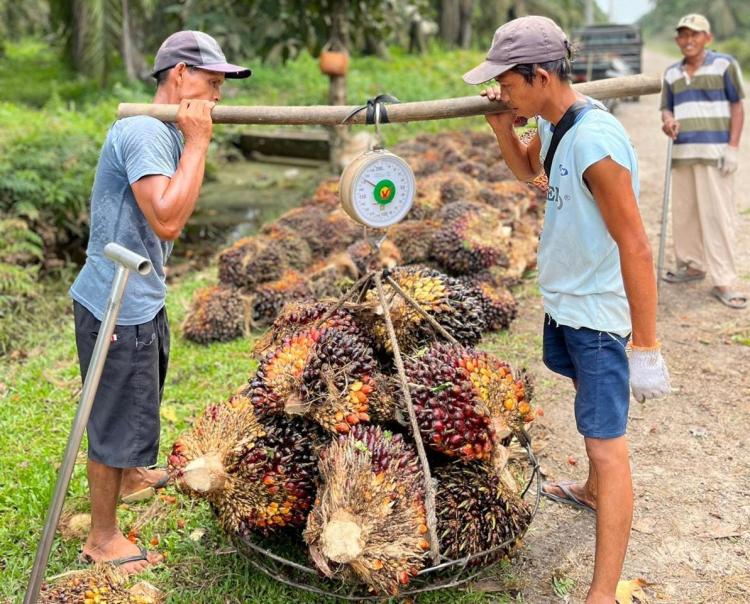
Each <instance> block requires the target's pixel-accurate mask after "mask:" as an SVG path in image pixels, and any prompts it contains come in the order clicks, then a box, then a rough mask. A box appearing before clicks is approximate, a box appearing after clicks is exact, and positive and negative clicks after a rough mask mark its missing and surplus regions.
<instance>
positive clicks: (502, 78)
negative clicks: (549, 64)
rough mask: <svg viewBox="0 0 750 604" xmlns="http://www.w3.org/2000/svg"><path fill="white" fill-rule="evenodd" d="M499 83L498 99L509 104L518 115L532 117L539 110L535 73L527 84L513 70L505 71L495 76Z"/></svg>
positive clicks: (539, 89) (538, 92) (539, 91)
mask: <svg viewBox="0 0 750 604" xmlns="http://www.w3.org/2000/svg"><path fill="white" fill-rule="evenodd" d="M495 80H496V81H497V83H498V84H500V99H501V100H502V101H504V102H506V103H507V104H508V105H510V107H511V109H513V111H514V112H515V114H516V116H518V117H525V118H532V117H534V116H535V115H536V114H537V113H538V112H539V107H540V105H541V103H540V100H541V99H540V95H541V94H542V90H541V87H540V85H539V84H540V82H539V76H538V75H537V76H536V77H535V78H534V79H533V80H532V82H531V84H529V83H528V82H527V81H526V80H525V79H524V77H523V76H522V75H521V74H520V73H517V72H515V71H506V72H505V73H501V74H500V75H499V76H497V78H495Z"/></svg>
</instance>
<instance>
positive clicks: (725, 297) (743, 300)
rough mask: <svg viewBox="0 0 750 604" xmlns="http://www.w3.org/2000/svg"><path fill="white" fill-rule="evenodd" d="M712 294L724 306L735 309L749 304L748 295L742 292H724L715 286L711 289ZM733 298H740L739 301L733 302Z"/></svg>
mask: <svg viewBox="0 0 750 604" xmlns="http://www.w3.org/2000/svg"><path fill="white" fill-rule="evenodd" d="M711 295H712V296H713V297H714V298H716V299H717V300H718V301H719V302H721V303H722V304H723V305H724V306H728V307H729V308H734V309H735V310H741V309H743V308H745V307H746V306H747V296H746V295H745V294H742V293H740V292H733V291H729V292H722V291H720V290H718V289H716V288H715V287H714V288H713V289H712V290H711ZM732 300H739V302H732Z"/></svg>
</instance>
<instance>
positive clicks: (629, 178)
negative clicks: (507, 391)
mask: <svg viewBox="0 0 750 604" xmlns="http://www.w3.org/2000/svg"><path fill="white" fill-rule="evenodd" d="M464 80H465V81H466V82H467V83H469V84H481V83H484V82H489V81H491V80H495V81H496V82H497V84H499V86H498V85H493V86H491V87H490V88H488V89H486V90H483V91H482V94H483V95H485V96H486V97H487V98H488V99H490V100H493V101H502V102H504V103H506V104H507V105H508V106H509V107H510V108H511V111H506V112H503V113H496V114H491V115H487V121H488V122H489V124H490V126H491V128H492V130H493V131H494V133H495V135H496V137H497V141H498V143H499V146H500V150H501V151H502V155H503V158H504V159H505V161H506V163H507V164H508V167H509V168H510V169H511V170H512V171H513V173H514V174H515V175H516V177H517V178H518V179H519V180H523V181H530V180H532V179H534V178H535V177H537V176H538V175H539V174H540V173H541V172H542V169H543V167H544V169H545V172H546V173H547V176H548V180H549V189H548V191H547V203H546V210H545V218H544V227H543V231H542V237H541V241H540V244H539V254H538V267H539V285H540V289H541V292H542V298H543V302H544V310H545V317H544V338H543V342H544V344H543V347H544V349H543V359H544V363H545V364H546V365H547V367H549V368H550V369H551V370H552V371H554V372H556V373H559V374H561V375H563V376H566V377H569V378H571V379H572V380H573V384H574V386H575V389H576V397H575V404H574V410H575V420H576V426H577V428H578V431H579V432H580V433H581V434H582V435H583V437H584V441H585V445H586V453H587V456H588V459H589V473H588V478H587V480H586V481H585V482H583V483H576V482H571V481H568V482H565V481H560V482H557V483H551V482H549V483H545V484H544V485H543V492H544V494H545V496H547V497H549V498H550V499H552V500H554V501H557V502H560V503H565V504H569V505H572V506H574V507H577V508H580V509H584V510H586V511H590V512H593V513H594V514H595V515H596V551H595V562H594V573H593V579H592V582H591V585H590V586H589V590H588V594H587V597H586V602H587V604H615V591H616V588H617V582H618V580H619V577H620V574H621V572H622V566H623V562H624V560H625V555H626V553H627V546H628V537H629V534H630V525H631V521H632V513H633V489H632V481H631V475H630V463H629V454H628V445H627V440H626V437H625V431H626V425H627V419H628V404H629V398H630V392H629V387H628V386H630V389H631V390H632V393H633V396H634V397H635V398H636V399H637V400H638V401H641V402H643V401H644V400H645V399H647V398H658V397H661V396H664V395H666V394H667V393H668V392H669V374H668V371H667V368H666V364H665V363H664V359H663V357H662V355H661V351H660V346H659V342H658V341H657V339H656V280H655V276H654V269H653V260H652V257H651V247H650V245H649V242H648V239H647V237H646V233H645V230H644V228H643V223H642V221H641V216H640V212H639V209H638V164H637V159H636V156H635V153H634V150H633V147H632V145H631V143H630V141H629V139H628V136H627V134H626V133H625V130H624V129H623V127H622V125H621V124H620V123H619V122H618V121H617V120H616V119H615V118H614V117H612V115H610V114H609V113H608V112H607V111H606V110H605V109H604V107H603V106H602V105H601V104H600V103H598V102H596V101H594V100H593V99H589V98H587V97H583V96H581V95H579V94H577V93H576V92H575V90H574V89H573V88H572V87H571V86H570V81H569V80H570V48H569V44H568V40H567V38H566V36H565V34H564V32H563V31H562V30H561V29H560V28H559V27H558V26H557V25H556V24H555V23H554V22H553V21H551V20H550V19H547V18H545V17H536V16H530V17H522V18H520V19H515V20H513V21H510V22H508V23H506V24H505V25H503V26H501V27H500V28H499V29H498V30H497V31H496V32H495V36H494V38H493V41H492V46H491V48H490V50H489V52H488V54H487V60H486V61H484V62H483V63H482V64H480V65H479V66H477V67H476V68H474V69H472V70H471V71H469V72H468V73H466V74H465V75H464ZM532 117H536V118H537V134H536V136H534V137H533V138H532V139H531V141H530V142H529V144H528V145H526V144H523V143H522V142H521V141H520V139H519V138H518V136H517V135H516V134H515V131H514V129H513V128H514V124H516V123H518V121H519V120H523V121H525V119H528V118H532ZM556 130H557V132H556Z"/></svg>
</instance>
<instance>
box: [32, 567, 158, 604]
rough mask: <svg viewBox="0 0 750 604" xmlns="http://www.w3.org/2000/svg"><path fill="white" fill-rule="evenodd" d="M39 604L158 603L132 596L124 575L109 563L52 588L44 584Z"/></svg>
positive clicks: (133, 594)
mask: <svg viewBox="0 0 750 604" xmlns="http://www.w3.org/2000/svg"><path fill="white" fill-rule="evenodd" d="M38 601H39V604H156V603H157V599H156V598H154V597H152V596H148V595H145V594H136V593H131V592H130V591H129V590H128V589H127V588H126V587H125V575H124V574H123V573H122V572H120V571H118V570H117V569H116V568H113V567H112V565H110V564H106V563H100V564H96V565H95V566H94V567H93V568H90V569H86V570H82V571H77V572H75V573H74V574H73V575H72V576H71V575H70V574H69V573H65V576H62V577H60V579H59V580H57V581H56V582H54V583H52V584H42V588H41V590H40V593H39V600H38Z"/></svg>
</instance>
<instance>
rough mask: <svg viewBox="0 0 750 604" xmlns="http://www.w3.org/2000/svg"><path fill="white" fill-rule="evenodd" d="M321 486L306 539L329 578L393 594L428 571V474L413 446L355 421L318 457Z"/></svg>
mask: <svg viewBox="0 0 750 604" xmlns="http://www.w3.org/2000/svg"><path fill="white" fill-rule="evenodd" d="M319 470H320V486H319V488H318V493H317V496H316V499H315V504H314V505H313V508H312V510H311V511H310V514H309V515H308V518H307V527H306V528H305V531H304V533H303V537H304V539H305V541H306V542H307V544H308V545H309V548H310V555H311V557H312V559H313V561H314V563H315V565H316V566H317V567H318V568H319V569H320V571H321V572H323V574H324V575H326V576H328V577H333V576H341V577H342V578H344V579H345V580H354V581H359V582H363V583H364V584H366V585H367V586H368V587H369V588H370V590H371V591H373V592H375V593H377V594H383V595H386V594H387V595H391V596H395V595H397V594H398V591H399V588H400V587H401V586H403V585H406V584H408V583H409V581H410V579H411V578H412V577H414V576H416V574H417V573H418V572H419V571H420V570H421V569H422V568H423V566H424V563H425V553H426V551H427V550H428V549H429V547H430V544H429V541H428V539H427V533H428V530H427V521H426V515H425V508H424V475H423V473H422V470H421V466H420V464H419V459H418V458H417V454H416V451H415V449H414V447H413V446H412V445H411V444H408V443H406V442H404V440H403V438H402V437H401V436H400V435H398V434H397V435H392V434H391V433H389V432H386V431H383V430H382V429H381V428H380V427H377V426H355V427H354V428H353V429H352V430H351V431H350V432H349V434H348V435H346V436H341V437H339V439H338V440H337V441H334V442H333V443H331V444H330V445H329V446H328V447H327V448H326V449H324V450H323V451H322V452H321V455H320V463H319Z"/></svg>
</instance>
